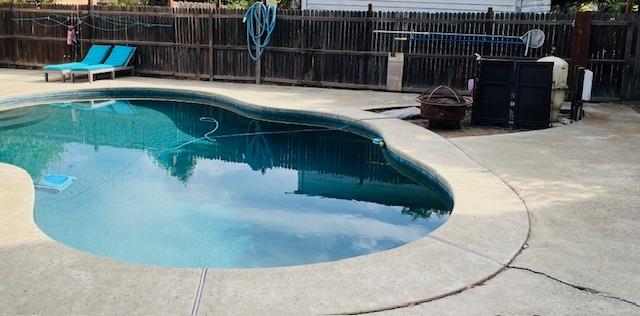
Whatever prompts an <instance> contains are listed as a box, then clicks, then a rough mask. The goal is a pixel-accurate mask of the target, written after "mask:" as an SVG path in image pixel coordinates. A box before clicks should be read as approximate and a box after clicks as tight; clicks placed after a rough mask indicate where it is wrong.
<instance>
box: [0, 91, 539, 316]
mask: <svg viewBox="0 0 640 316" xmlns="http://www.w3.org/2000/svg"><path fill="white" fill-rule="evenodd" d="M127 89H128V90H129V91H130V92H135V93H143V92H149V91H150V89H149V88H148V87H135V88H132V87H110V88H109V89H107V90H104V89H99V90H98V89H68V90H67V91H66V92H64V93H59V92H56V93H48V94H40V95H39V96H37V97H35V98H34V96H36V95H34V94H23V95H19V96H12V97H5V98H2V99H0V111H3V110H6V109H9V108H15V107H16V105H18V104H20V103H21V102H22V105H20V106H24V105H28V104H27V103H33V102H39V101H44V100H47V101H50V100H51V99H52V97H55V96H64V95H68V96H70V95H74V94H76V95H77V94H78V93H80V94H85V95H87V96H89V95H91V94H92V93H93V94H103V95H104V94H105V93H106V94H107V95H108V94H109V93H110V92H116V91H118V90H119V91H120V92H122V91H125V90H127ZM153 89H155V90H156V91H164V92H165V93H168V94H174V95H175V94H188V95H192V96H198V97H201V98H205V99H206V98H208V99H210V100H215V101H223V102H228V103H230V104H233V105H234V106H235V107H236V110H240V112H242V110H245V111H248V112H253V113H254V114H256V115H259V116H260V117H261V118H262V117H263V116H274V115H278V116H279V117H281V118H282V119H286V118H292V117H296V118H297V119H298V120H296V121H300V119H301V118H302V119H303V120H304V119H306V120H307V121H304V122H306V123H314V120H315V123H316V124H320V125H323V124H328V125H332V124H333V125H334V126H336V125H337V126H341V125H343V124H345V123H346V122H354V121H356V123H354V124H353V128H350V131H352V132H356V133H360V134H365V135H369V136H371V135H376V136H380V137H382V138H383V139H384V140H385V144H386V147H387V150H388V152H389V153H390V154H391V155H392V156H393V158H394V159H398V160H402V162H403V163H404V164H409V165H411V166H412V167H414V168H416V167H417V168H419V169H420V170H427V171H428V174H431V175H434V176H435V179H436V180H437V181H439V183H441V184H442V185H443V186H445V187H447V188H448V189H449V190H450V192H451V194H452V195H453V197H454V199H455V204H454V209H453V213H452V215H451V217H450V219H449V220H448V221H447V222H446V223H445V224H444V225H442V226H441V227H440V228H438V229H437V230H436V231H434V232H432V233H431V234H430V235H429V236H427V237H424V238H421V239H419V240H416V241H414V242H411V243H408V244H406V245H404V246H401V247H398V248H394V249H391V250H388V251H384V252H380V253H375V254H370V255H365V256H360V257H355V258H349V259H344V260H339V261H334V262H328V263H318V264H311V265H303V266H294V267H281V268H266V269H247V270H245V269H226V270H217V269H208V270H207V271H206V274H204V271H198V272H200V275H201V276H202V275H206V278H204V283H203V284H202V288H203V290H202V291H200V292H197V293H199V294H197V295H196V296H197V298H198V299H197V301H199V302H200V304H199V306H195V307H196V308H198V309H199V310H200V311H202V312H204V313H209V312H210V313H216V312H220V311H225V310H227V311H228V310H234V311H236V312H238V313H240V314H253V313H255V312H256V311H268V313H274V314H309V313H322V314H326V313H331V314H335V313H362V312H368V311H377V310H383V309H392V308H397V307H402V306H407V305H410V304H412V303H416V302H425V301H429V300H433V299H437V298H439V297H443V296H446V295H451V294H454V293H458V292H460V291H463V290H465V289H467V288H469V287H471V286H474V285H477V284H479V283H482V282H483V281H485V280H487V279H489V278H491V277H492V276H494V275H495V274H497V273H499V272H500V271H501V270H502V269H503V268H504V267H505V266H506V265H507V264H508V263H509V262H510V261H511V260H513V258H514V257H515V256H516V255H517V254H518V253H519V252H520V250H521V249H522V247H523V245H524V244H525V242H526V239H527V236H528V233H529V217H528V214H527V210H526V207H525V206H524V204H523V203H522V201H521V200H520V199H519V197H518V196H517V194H516V193H515V192H514V191H513V190H512V189H511V188H510V187H509V186H507V185H506V184H505V183H503V182H502V181H501V180H500V179H499V178H498V177H497V176H495V175H494V174H492V173H491V172H489V171H488V170H487V169H485V168H484V167H482V166H480V165H478V164H477V163H476V162H474V161H473V160H471V159H470V158H469V157H468V156H467V155H466V154H465V153H464V152H462V151H461V150H459V149H458V148H457V147H456V146H454V145H453V144H451V143H450V142H448V141H447V140H446V139H444V138H442V137H440V136H438V135H436V134H434V133H432V132H430V131H428V130H426V129H423V128H421V127H418V126H415V125H413V124H410V123H407V122H404V121H401V120H397V119H388V118H385V119H378V118H381V117H382V116H381V115H380V114H375V113H371V112H367V111H363V110H362V109H353V108H341V107H340V106H339V105H326V106H322V107H316V108H314V109H309V108H307V106H302V105H296V104H287V105H279V104H274V103H263V104H260V102H255V101H253V102H247V101H246V100H242V99H241V98H237V97H236V96H234V95H229V94H224V93H220V91H215V93H213V92H208V91H207V89H206V88H205V89H202V88H200V89H189V88H180V89H176V88H174V87H170V86H169V85H168V84H167V85H165V86H164V87H158V86H154V87H153ZM25 102H26V103H25ZM12 106H13V107H12ZM244 114H246V113H244ZM3 169H8V168H6V167H3V166H2V165H0V170H3ZM13 174H15V175H17V177H18V178H20V177H22V178H23V179H22V181H23V182H28V183H29V184H31V179H30V178H29V177H28V176H27V177H26V178H24V173H23V175H22V176H19V174H20V172H19V171H15V172H13ZM22 188H23V189H19V190H13V191H17V192H13V194H14V196H15V197H16V199H19V198H23V199H24V198H25V197H26V196H28V195H32V194H33V192H32V191H30V192H29V191H28V190H24V186H22ZM9 190H11V188H9ZM478 201H482V202H481V203H479V202H478ZM0 206H2V204H0ZM27 208H28V206H27ZM24 210H25V209H24V207H23V208H22V209H15V210H14V211H18V212H24ZM6 211H11V210H5V209H3V208H2V207H0V212H6ZM32 211H33V205H31V212H32ZM20 218H21V219H20V220H21V221H25V220H30V221H31V224H32V225H33V226H35V224H33V223H32V214H22V216H20ZM1 222H2V219H0V223H1ZM27 225H28V224H27ZM3 226H4V225H3ZM38 231H39V230H38ZM16 233H17V234H18V236H17V237H20V232H19V231H18V232H16ZM30 233H31V234H36V235H37V233H34V232H33V231H31V232H30ZM40 234H42V233H40ZM42 235H44V234H42ZM21 238H22V240H21V241H20V243H24V242H25V240H26V242H27V243H28V242H29V238H35V239H37V240H47V239H48V238H47V237H46V236H36V237H28V236H22V237H21ZM11 242H15V241H11ZM49 242H51V241H49ZM5 244H6V243H3V244H0V250H1V249H4V248H5ZM60 249H64V250H63V252H65V253H67V252H69V255H73V256H92V257H94V258H92V260H98V261H104V262H103V264H104V265H107V266H118V265H127V266H128V267H127V268H128V269H133V270H136V269H137V268H140V269H141V270H144V269H147V268H148V267H146V266H144V265H136V264H129V263H123V262H118V261H114V260H111V259H107V258H100V257H96V256H94V255H91V254H85V253H82V252H80V251H77V250H74V249H70V248H68V247H60ZM433 255H437V256H436V257H435V258H434V257H432V256H433ZM63 256H64V254H63ZM103 268H104V267H103ZM115 269H116V270H117V268H115ZM156 270H160V271H163V273H172V272H173V271H174V270H195V269H173V268H156ZM96 273H99V272H96ZM116 277H117V275H116ZM200 285H201V284H200V283H199V284H198V287H199V288H200ZM239 295H240V296H244V297H247V296H248V297H250V298H251V300H250V302H249V303H247V302H246V301H245V302H244V303H243V302H238V300H237V299H236V300H234V299H233V298H234V297H236V298H237V297H238V296H239ZM372 297H373V298H372ZM141 311H145V309H144V308H142V309H141ZM80 312H82V311H80ZM85 312H86V311H85ZM185 312H187V311H185Z"/></svg>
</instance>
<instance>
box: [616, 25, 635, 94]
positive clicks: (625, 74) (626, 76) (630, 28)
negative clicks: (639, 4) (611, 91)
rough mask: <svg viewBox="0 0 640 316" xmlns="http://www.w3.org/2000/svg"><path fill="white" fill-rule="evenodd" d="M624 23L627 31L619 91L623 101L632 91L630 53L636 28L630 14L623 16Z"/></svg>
mask: <svg viewBox="0 0 640 316" xmlns="http://www.w3.org/2000/svg"><path fill="white" fill-rule="evenodd" d="M624 21H627V22H629V24H628V25H627V29H626V34H627V39H626V41H625V43H624V59H625V64H624V69H623V71H622V84H621V89H620V90H621V91H620V97H622V98H623V99H626V98H627V95H628V94H629V92H630V91H631V90H632V87H631V83H632V82H633V78H632V77H631V73H632V72H633V68H634V67H633V66H634V65H633V55H632V54H631V52H632V46H633V32H634V29H635V27H636V24H635V23H634V19H633V16H632V15H630V14H625V15H624Z"/></svg>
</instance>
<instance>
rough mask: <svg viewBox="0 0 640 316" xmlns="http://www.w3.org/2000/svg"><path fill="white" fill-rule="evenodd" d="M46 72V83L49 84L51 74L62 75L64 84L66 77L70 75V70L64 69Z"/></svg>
mask: <svg viewBox="0 0 640 316" xmlns="http://www.w3.org/2000/svg"><path fill="white" fill-rule="evenodd" d="M43 71H44V81H46V82H49V74H50V73H51V74H57V73H59V74H60V77H61V78H62V82H65V81H66V77H67V75H69V73H70V70H68V69H64V70H43Z"/></svg>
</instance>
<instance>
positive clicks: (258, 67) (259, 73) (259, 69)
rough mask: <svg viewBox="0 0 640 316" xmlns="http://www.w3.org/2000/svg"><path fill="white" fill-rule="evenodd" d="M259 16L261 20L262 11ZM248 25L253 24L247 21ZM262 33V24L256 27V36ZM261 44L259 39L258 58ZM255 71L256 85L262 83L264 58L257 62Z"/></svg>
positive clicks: (258, 12) (257, 46)
mask: <svg viewBox="0 0 640 316" xmlns="http://www.w3.org/2000/svg"><path fill="white" fill-rule="evenodd" d="M263 2H264V4H265V5H267V3H266V2H267V1H266V0H264V1H263ZM257 14H258V19H261V18H262V16H261V13H260V10H258V11H257ZM247 23H252V22H250V21H247ZM261 31H262V30H261V29H260V24H258V25H256V34H260V32H261ZM247 36H248V35H247ZM260 44H262V38H259V39H258V43H257V45H256V56H258V54H259V53H260V48H259V46H260ZM263 52H264V51H263ZM254 69H255V70H254V72H255V76H256V84H260V83H261V82H262V56H260V58H258V60H256V61H255V68H254Z"/></svg>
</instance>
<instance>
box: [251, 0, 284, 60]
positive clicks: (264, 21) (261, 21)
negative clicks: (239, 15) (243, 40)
mask: <svg viewBox="0 0 640 316" xmlns="http://www.w3.org/2000/svg"><path fill="white" fill-rule="evenodd" d="M276 11H277V7H276V5H274V4H268V5H265V4H264V3H262V2H256V3H254V4H253V5H252V6H251V7H249V9H247V12H246V13H245V14H244V18H243V19H242V23H246V24H247V51H249V57H251V59H253V60H254V61H256V60H258V59H260V57H262V53H264V49H265V48H266V47H267V46H268V45H269V42H270V41H271V35H272V34H273V30H274V29H275V28H276Z"/></svg>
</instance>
